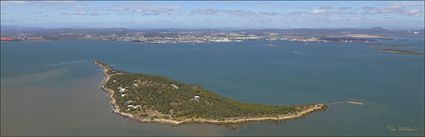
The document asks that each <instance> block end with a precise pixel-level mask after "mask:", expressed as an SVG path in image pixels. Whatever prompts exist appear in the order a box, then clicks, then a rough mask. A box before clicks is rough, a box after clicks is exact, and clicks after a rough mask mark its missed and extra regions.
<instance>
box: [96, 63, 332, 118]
mask: <svg viewBox="0 0 425 137" xmlns="http://www.w3.org/2000/svg"><path fill="white" fill-rule="evenodd" d="M94 64H96V65H97V66H99V67H100V68H102V72H103V75H104V76H105V77H104V79H103V80H102V83H101V85H100V89H102V90H103V91H105V92H107V96H108V100H109V103H110V104H111V106H112V112H113V113H117V114H119V115H121V116H123V117H125V118H130V119H134V120H137V121H140V122H157V123H165V124H171V125H180V124H184V123H210V124H238V123H243V122H252V121H266V120H274V121H279V120H289V119H296V118H300V117H303V116H305V115H307V114H309V113H312V112H315V111H320V110H324V109H325V108H326V107H327V106H326V105H325V104H315V105H312V106H309V108H307V109H304V110H302V111H300V112H298V113H295V114H294V113H292V114H283V115H278V116H264V117H252V118H225V119H224V120H215V119H192V118H189V119H184V120H171V119H160V118H156V119H153V120H152V119H147V118H138V117H135V116H134V115H133V114H130V113H125V112H121V111H120V107H119V105H117V104H116V103H117V101H116V99H115V98H114V97H113V96H114V94H115V91H114V90H112V89H109V88H107V87H106V86H105V84H106V83H107V82H108V81H109V79H110V78H111V76H112V75H119V74H108V73H107V72H108V71H109V70H112V69H111V68H110V67H109V66H104V65H103V64H99V63H98V62H97V61H94Z"/></svg>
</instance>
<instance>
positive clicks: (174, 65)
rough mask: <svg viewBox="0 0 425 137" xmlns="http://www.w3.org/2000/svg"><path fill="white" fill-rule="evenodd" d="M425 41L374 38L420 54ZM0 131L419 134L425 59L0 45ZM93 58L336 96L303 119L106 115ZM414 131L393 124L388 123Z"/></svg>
mask: <svg viewBox="0 0 425 137" xmlns="http://www.w3.org/2000/svg"><path fill="white" fill-rule="evenodd" d="M423 40H424V39H408V38H400V39H397V40H384V41H378V42H380V43H390V44H393V43H398V44H400V43H401V44H405V45H407V47H401V48H402V49H409V50H417V51H424V43H423ZM0 48H1V135H424V123H423V121H424V117H423V115H424V82H425V81H424V56H422V55H405V54H389V53H383V52H378V51H376V49H378V48H381V47H367V45H366V44H358V43H300V42H288V41H247V42H240V43H205V44H195V45H193V44H161V45H159V44H144V43H133V42H110V41H43V42H29V41H27V42H1V46H0ZM91 59H98V60H101V61H104V62H106V63H109V64H111V65H113V67H114V68H116V69H121V70H125V71H130V72H142V73H149V74H158V75H163V76H167V77H169V78H172V79H175V80H179V81H183V82H186V83H191V84H199V85H202V86H204V87H205V88H207V89H209V90H211V91H214V92H215V93H217V94H219V95H222V96H226V97H229V98H232V99H236V100H240V101H243V102H250V103H264V104H303V103H312V102H320V103H332V102H340V101H347V100H353V101H359V102H363V103H364V104H363V105H355V104H347V103H334V104H330V105H329V109H327V110H326V111H322V112H316V113H312V114H310V115H308V116H306V117H303V118H299V119H295V120H288V121H279V122H271V121H264V122H251V123H247V124H244V125H243V126H241V127H240V128H237V129H231V128H227V127H223V126H217V125H211V124H185V125H180V126H171V125H166V124H157V123H140V122H137V121H133V120H129V119H125V118H122V117H120V116H119V115H117V114H113V113H111V110H112V109H111V107H110V105H109V104H108V101H107V98H106V93H105V92H103V91H102V90H100V89H99V84H100V82H101V80H102V79H103V75H102V73H101V70H100V69H99V68H97V67H96V66H95V65H93V64H92V63H91ZM398 127H402V128H411V129H416V130H415V131H410V132H408V131H403V130H396V131H392V130H391V129H393V128H398Z"/></svg>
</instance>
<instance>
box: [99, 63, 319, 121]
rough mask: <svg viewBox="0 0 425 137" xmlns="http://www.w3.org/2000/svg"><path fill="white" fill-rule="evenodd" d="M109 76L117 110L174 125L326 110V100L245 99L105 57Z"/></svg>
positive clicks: (106, 82) (107, 85)
mask: <svg viewBox="0 0 425 137" xmlns="http://www.w3.org/2000/svg"><path fill="white" fill-rule="evenodd" d="M93 63H94V64H96V65H97V66H99V67H100V68H102V70H103V74H104V75H105V78H104V79H103V81H102V83H101V85H100V88H101V89H102V90H104V91H105V92H107V94H108V98H109V101H110V104H111V105H112V109H113V112H114V113H118V114H120V115H122V116H123V117H127V118H131V119H135V120H138V121H141V122H159V123H168V124H172V125H179V124H182V123H211V124H219V125H221V124H223V125H226V124H241V123H244V122H249V121H263V120H287V119H294V118H299V117H302V116H305V115H306V114H309V113H311V112H315V111H320V110H325V109H326V107H327V106H326V105H325V104H319V103H312V104H304V105H265V104H253V103H243V102H239V101H236V100H232V99H229V98H226V97H222V96H219V95H217V94H215V93H213V92H211V91H208V90H207V89H204V88H203V87H201V86H198V85H190V84H185V83H182V82H178V81H175V80H171V79H169V78H166V77H163V76H157V75H150V74H142V73H129V72H124V71H120V70H114V69H113V68H112V67H111V66H109V65H108V64H106V63H103V62H101V61H96V60H94V61H93Z"/></svg>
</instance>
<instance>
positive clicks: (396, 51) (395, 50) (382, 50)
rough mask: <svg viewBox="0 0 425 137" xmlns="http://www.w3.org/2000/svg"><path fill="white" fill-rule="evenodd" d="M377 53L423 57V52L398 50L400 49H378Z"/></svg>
mask: <svg viewBox="0 0 425 137" xmlns="http://www.w3.org/2000/svg"><path fill="white" fill-rule="evenodd" d="M378 51H381V52H386V53H393V54H412V55H425V53H424V52H417V51H412V50H400V49H378Z"/></svg>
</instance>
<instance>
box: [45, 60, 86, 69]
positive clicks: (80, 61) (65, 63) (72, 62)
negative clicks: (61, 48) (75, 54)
mask: <svg viewBox="0 0 425 137" xmlns="http://www.w3.org/2000/svg"><path fill="white" fill-rule="evenodd" d="M85 61H89V60H88V59H83V60H75V61H69V62H62V63H55V64H47V65H43V66H44V67H53V66H60V65H68V64H78V63H83V62H85Z"/></svg>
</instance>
